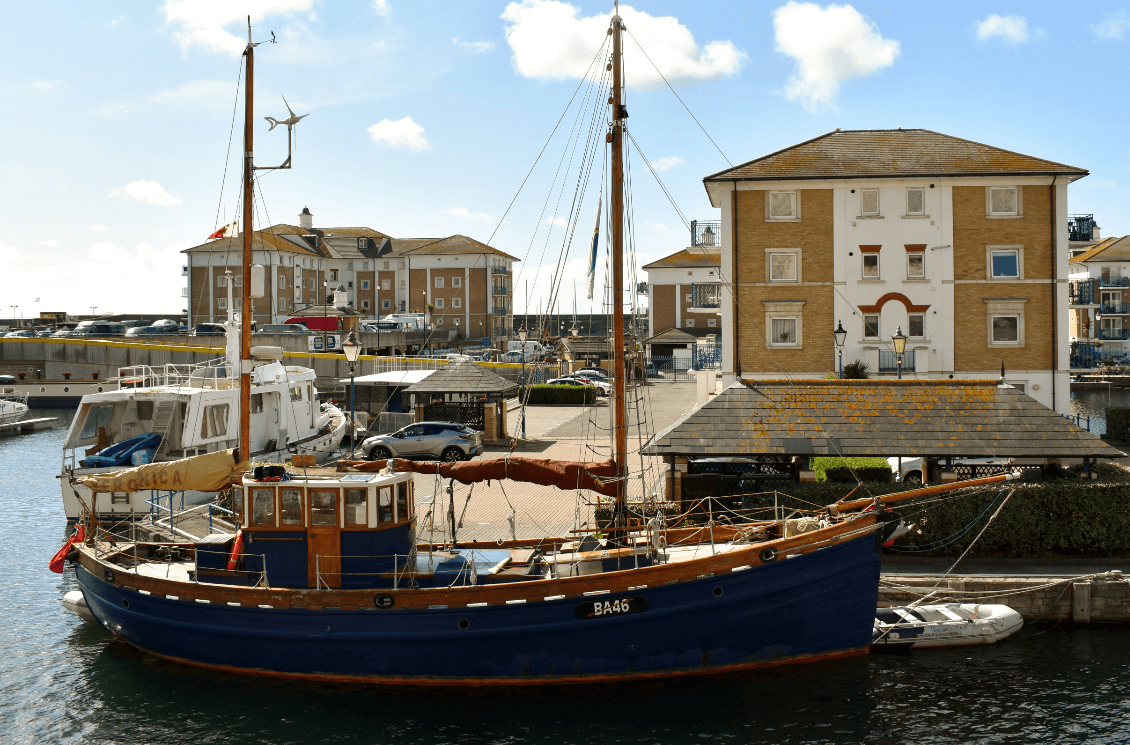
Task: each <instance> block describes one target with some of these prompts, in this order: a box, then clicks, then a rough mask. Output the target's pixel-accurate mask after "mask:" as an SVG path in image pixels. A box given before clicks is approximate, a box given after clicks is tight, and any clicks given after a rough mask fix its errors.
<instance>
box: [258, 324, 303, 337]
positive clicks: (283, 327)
mask: <svg viewBox="0 0 1130 745" xmlns="http://www.w3.org/2000/svg"><path fill="white" fill-rule="evenodd" d="M255 333H256V334H308V333H310V329H308V328H306V327H305V326H303V325H302V324H301V323H268V324H264V325H263V326H261V327H260V328H258V329H256V330H255Z"/></svg>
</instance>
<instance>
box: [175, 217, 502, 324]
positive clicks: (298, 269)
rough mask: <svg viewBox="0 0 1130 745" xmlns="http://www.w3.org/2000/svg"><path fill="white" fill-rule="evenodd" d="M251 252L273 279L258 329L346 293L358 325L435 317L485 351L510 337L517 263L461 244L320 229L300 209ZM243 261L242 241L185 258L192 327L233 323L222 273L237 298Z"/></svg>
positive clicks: (458, 238)
mask: <svg viewBox="0 0 1130 745" xmlns="http://www.w3.org/2000/svg"><path fill="white" fill-rule="evenodd" d="M251 245H252V251H253V255H254V258H253V263H255V264H261V265H262V266H263V267H264V268H265V269H266V278H267V279H266V283H265V284H266V287H265V295H264V297H262V298H257V299H254V300H253V306H254V307H253V310H254V318H255V321H256V322H257V323H259V324H265V323H282V322H283V321H285V320H286V319H287V318H289V317H291V316H292V315H293V314H294V312H295V311H297V310H299V309H301V308H304V307H306V306H309V305H318V304H321V303H323V302H325V298H326V297H329V296H330V295H331V294H332V293H333V291H334V290H337V289H339V288H340V289H343V290H344V291H345V292H346V294H347V297H348V299H349V304H350V306H351V307H353V308H354V309H355V310H356V311H357V312H358V313H359V314H360V315H361V317H362V318H369V319H376V318H378V317H381V316H384V315H387V314H389V313H429V319H430V321H431V322H432V323H434V324H435V325H437V326H444V327H455V328H457V329H458V330H459V331H460V332H462V333H463V334H464V335H465V336H467V337H469V338H472V339H480V338H486V339H488V343H489V344H497V343H498V342H499V341H500V340H505V339H506V338H508V337H509V335H510V331H511V330H512V329H513V305H512V303H511V296H512V295H511V288H510V278H511V277H512V276H513V264H514V262H516V261H518V259H517V258H515V257H513V256H511V255H509V254H507V253H505V252H503V251H500V250H498V249H496V248H493V247H491V246H488V245H486V244H485V243H481V242H479V241H476V240H474V239H473V238H468V237H467V236H464V235H453V236H448V237H446V238H392V237H390V236H388V235H385V234H384V233H381V232H379V231H377V230H373V229H372V228H341V227H326V228H315V227H314V222H313V215H312V214H311V213H310V211H309V209H306V208H303V210H302V213H301V214H300V215H299V224H298V225H297V226H296V225H287V224H279V225H272V226H271V227H269V228H264V229H263V230H258V231H255V233H254V235H253V236H252V243H251ZM242 251H243V242H242V238H241V237H240V236H238V235H236V236H232V237H229V238H221V239H219V240H215V241H209V242H206V243H203V244H201V245H199V246H193V247H192V248H189V249H186V250H185V251H184V253H185V254H186V256H187V263H186V265H185V267H184V270H183V274H184V275H185V276H186V277H187V278H188V286H187V287H186V288H185V289H184V294H185V296H186V298H187V300H188V317H189V320H190V323H192V324H196V323H204V322H209V321H216V320H222V319H223V318H225V317H226V316H227V287H226V282H227V274H226V272H228V271H230V272H231V273H232V281H233V285H234V288H233V289H234V290H235V291H234V292H233V294H234V295H235V297H236V298H238V297H240V295H241V292H242V289H241V288H242V282H243V278H242V268H241V267H242V255H243V254H242ZM236 302H237V304H238V302H239V300H238V299H237V300H236Z"/></svg>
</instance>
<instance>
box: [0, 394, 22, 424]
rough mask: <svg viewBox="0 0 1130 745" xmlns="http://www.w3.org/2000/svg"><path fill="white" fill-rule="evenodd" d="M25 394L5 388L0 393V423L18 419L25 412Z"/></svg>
mask: <svg viewBox="0 0 1130 745" xmlns="http://www.w3.org/2000/svg"><path fill="white" fill-rule="evenodd" d="M27 411H28V408H27V394H20V393H16V392H14V391H13V390H11V389H8V388H5V389H4V393H3V395H0V424H10V423H11V422H15V421H19V420H20V419H22V418H23V417H24V416H25V415H26V414H27Z"/></svg>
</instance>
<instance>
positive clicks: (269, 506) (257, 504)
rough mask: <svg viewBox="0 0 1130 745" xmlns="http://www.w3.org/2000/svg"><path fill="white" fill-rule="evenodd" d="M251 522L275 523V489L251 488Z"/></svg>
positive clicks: (253, 523)
mask: <svg viewBox="0 0 1130 745" xmlns="http://www.w3.org/2000/svg"><path fill="white" fill-rule="evenodd" d="M251 524H252V525H270V526H274V524H275V490H274V489H252V490H251Z"/></svg>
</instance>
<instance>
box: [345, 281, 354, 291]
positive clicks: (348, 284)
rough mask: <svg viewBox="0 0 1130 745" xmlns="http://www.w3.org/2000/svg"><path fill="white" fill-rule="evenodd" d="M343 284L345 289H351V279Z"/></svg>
mask: <svg viewBox="0 0 1130 745" xmlns="http://www.w3.org/2000/svg"><path fill="white" fill-rule="evenodd" d="M345 284H346V288H347V289H350V290H352V289H353V280H350V281H348V282H346V283H345Z"/></svg>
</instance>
